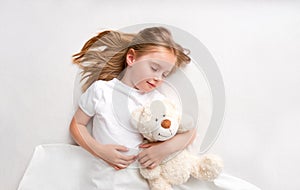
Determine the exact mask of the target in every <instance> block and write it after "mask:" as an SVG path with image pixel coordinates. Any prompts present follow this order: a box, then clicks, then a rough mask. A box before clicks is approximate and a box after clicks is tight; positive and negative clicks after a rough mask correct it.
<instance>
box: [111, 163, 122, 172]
mask: <svg viewBox="0 0 300 190" xmlns="http://www.w3.org/2000/svg"><path fill="white" fill-rule="evenodd" d="M109 165H110V166H111V167H113V168H114V169H115V170H120V169H121V168H119V167H118V166H116V165H114V164H110V163H109Z"/></svg>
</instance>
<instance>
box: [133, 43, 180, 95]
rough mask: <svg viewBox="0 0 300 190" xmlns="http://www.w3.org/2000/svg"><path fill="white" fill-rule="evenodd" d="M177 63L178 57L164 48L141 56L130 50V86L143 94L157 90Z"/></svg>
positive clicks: (155, 49)
mask: <svg viewBox="0 0 300 190" xmlns="http://www.w3.org/2000/svg"><path fill="white" fill-rule="evenodd" d="M175 62H176V56H175V55H174V54H173V53H172V52H171V51H170V50H168V49H167V48H164V47H156V48H154V49H153V51H150V52H149V53H146V54H143V55H141V56H137V54H136V52H135V51H134V50H133V49H130V50H129V51H128V54H127V64H128V67H127V69H128V71H129V73H128V74H129V75H128V77H129V81H130V82H129V83H130V86H132V87H134V88H136V89H138V90H140V91H142V92H149V91H151V90H153V89H155V88H157V87H158V86H160V85H161V84H162V82H163V80H164V79H165V78H166V77H167V75H168V74H169V73H170V72H171V70H172V68H173V67H174V66H175Z"/></svg>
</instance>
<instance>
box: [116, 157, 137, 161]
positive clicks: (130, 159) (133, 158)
mask: <svg viewBox="0 0 300 190" xmlns="http://www.w3.org/2000/svg"><path fill="white" fill-rule="evenodd" d="M120 158H121V159H122V160H125V161H128V162H134V161H135V160H136V158H137V156H136V155H130V156H127V155H121V157H120Z"/></svg>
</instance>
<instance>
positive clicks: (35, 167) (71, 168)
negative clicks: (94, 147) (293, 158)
mask: <svg viewBox="0 0 300 190" xmlns="http://www.w3.org/2000/svg"><path fill="white" fill-rule="evenodd" d="M99 171H101V172H99ZM116 179H117V180H116ZM77 189H81V190H93V189H107V190H113V189H117V190H121V189H122V190H127V189H128V190H129V189H130V190H134V189H138V190H148V189H149V188H148V184H147V182H146V181H145V180H144V179H142V178H141V176H140V174H139V170H138V169H137V168H136V167H131V168H128V169H125V170H120V171H117V172H116V171H115V170H114V169H113V168H112V167H110V166H108V165H107V164H106V163H105V162H103V161H102V160H101V159H97V158H95V157H94V156H92V155H91V154H90V153H88V152H87V151H85V150H84V149H82V148H81V147H79V146H75V145H70V144H47V145H39V146H37V147H36V149H35V151H34V154H33V157H32V160H31V162H30V164H29V166H28V168H27V170H26V172H25V174H24V176H23V179H22V180H21V182H20V184H19V188H18V190H77ZM193 189H195V190H196V189H197V190H198V189H201V190H259V188H257V187H255V186H254V185H252V184H249V183H248V182H246V181H243V180H241V179H238V178H235V177H233V176H230V175H227V174H224V173H222V174H221V175H220V176H219V178H217V179H216V180H215V181H214V182H203V181H199V180H196V179H193V178H191V179H190V180H189V181H188V182H187V183H186V184H183V185H181V186H177V187H174V190H193Z"/></svg>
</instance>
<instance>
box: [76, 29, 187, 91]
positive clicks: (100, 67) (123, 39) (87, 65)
mask: <svg viewBox="0 0 300 190" xmlns="http://www.w3.org/2000/svg"><path fill="white" fill-rule="evenodd" d="M157 47H165V48H167V49H168V50H170V51H171V52H172V53H173V54H174V55H175V56H176V58H177V61H176V63H175V65H176V67H180V66H182V65H184V64H187V63H189V62H190V57H189V56H188V54H189V51H188V50H187V49H184V48H183V47H181V46H180V45H179V44H177V43H176V42H175V41H174V40H173V38H172V35H171V33H170V31H168V30H167V29H166V28H164V27H151V28H146V29H143V30H141V31H140V32H139V33H137V34H129V33H123V32H119V31H113V30H107V31H103V32H100V33H99V34H98V35H97V36H94V37H92V38H91V39H90V40H88V41H87V42H86V43H85V44H84V46H83V48H82V49H81V51H80V52H79V53H77V54H75V55H73V63H74V64H78V65H79V67H80V68H81V69H82V70H83V71H82V73H81V75H82V79H81V80H84V79H86V81H85V83H84V84H83V86H82V90H83V91H85V90H86V89H87V88H88V87H89V86H90V85H91V84H92V83H93V82H95V81H97V80H106V81H108V80H111V79H113V78H117V77H119V75H120V73H121V72H122V71H123V70H124V69H125V68H126V66H127V63H126V55H127V52H128V50H129V49H130V48H132V49H134V50H135V51H136V52H137V55H138V56H140V55H143V54H147V52H149V51H151V50H152V51H153V50H155V48H157Z"/></svg>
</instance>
